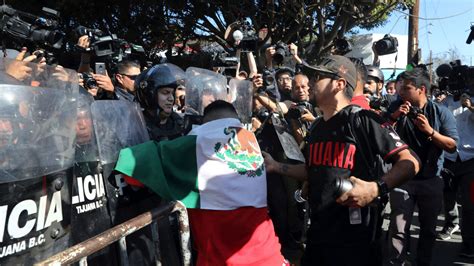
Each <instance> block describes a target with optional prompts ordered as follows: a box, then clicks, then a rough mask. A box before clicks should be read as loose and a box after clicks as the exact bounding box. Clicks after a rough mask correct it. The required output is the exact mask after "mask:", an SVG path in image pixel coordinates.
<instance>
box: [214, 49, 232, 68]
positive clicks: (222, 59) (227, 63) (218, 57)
mask: <svg viewBox="0 0 474 266" xmlns="http://www.w3.org/2000/svg"><path fill="white" fill-rule="evenodd" d="M238 63H239V61H238V59H237V57H235V56H229V54H228V53H226V52H223V53H214V55H213V56H212V61H211V65H212V66H213V67H236V66H237V65H238Z"/></svg>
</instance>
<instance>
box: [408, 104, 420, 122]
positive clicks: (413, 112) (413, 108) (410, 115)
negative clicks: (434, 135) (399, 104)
mask: <svg viewBox="0 0 474 266" xmlns="http://www.w3.org/2000/svg"><path fill="white" fill-rule="evenodd" d="M419 114H423V111H422V110H421V109H420V108H419V107H416V106H410V110H409V111H408V114H407V117H408V118H410V119H413V120H415V119H416V118H417V117H418V115H419Z"/></svg>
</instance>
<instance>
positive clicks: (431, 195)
mask: <svg viewBox="0 0 474 266" xmlns="http://www.w3.org/2000/svg"><path fill="white" fill-rule="evenodd" d="M400 189H402V190H405V191H407V192H408V196H407V195H405V194H403V193H401V192H398V191H393V192H391V193H390V206H391V210H392V212H391V215H390V226H389V236H390V237H389V239H390V243H389V255H390V259H391V261H392V262H394V263H395V264H402V263H403V262H405V261H407V260H408V258H407V252H408V251H409V242H410V225H411V223H412V218H413V211H414V209H415V204H416V205H418V213H419V217H418V218H419V221H420V238H419V241H418V247H417V258H416V261H417V264H418V265H430V263H431V258H432V253H433V246H434V243H435V240H436V222H437V216H438V214H439V212H440V210H441V203H442V199H443V181H442V179H441V177H434V178H430V179H425V180H410V181H408V182H407V183H405V184H404V185H402V186H401V187H400Z"/></svg>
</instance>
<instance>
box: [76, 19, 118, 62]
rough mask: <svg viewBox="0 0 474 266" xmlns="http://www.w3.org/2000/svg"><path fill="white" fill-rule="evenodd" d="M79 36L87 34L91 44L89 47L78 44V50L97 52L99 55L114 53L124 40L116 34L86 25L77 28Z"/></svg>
mask: <svg viewBox="0 0 474 266" xmlns="http://www.w3.org/2000/svg"><path fill="white" fill-rule="evenodd" d="M76 33H77V35H78V36H83V35H87V36H89V41H90V45H89V48H85V49H84V48H82V47H79V46H76V48H77V49H78V50H81V51H82V52H89V53H92V52H93V53H95V55H96V56H97V57H103V56H109V55H113V54H114V53H115V52H116V51H117V50H119V49H120V48H119V46H120V44H121V43H122V40H120V39H118V38H117V36H116V35H115V34H105V33H104V32H102V31H101V30H98V29H90V28H86V27H84V26H79V27H77V28H76Z"/></svg>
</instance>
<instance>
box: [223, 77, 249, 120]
mask: <svg viewBox="0 0 474 266" xmlns="http://www.w3.org/2000/svg"><path fill="white" fill-rule="evenodd" d="M252 96H253V94H252V82H251V81H250V80H239V79H235V78H233V79H231V80H230V81H229V95H228V102H230V103H232V104H233V105H234V107H235V109H236V110H237V114H239V117H240V120H241V121H242V123H250V122H251V120H252Z"/></svg>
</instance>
